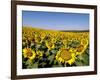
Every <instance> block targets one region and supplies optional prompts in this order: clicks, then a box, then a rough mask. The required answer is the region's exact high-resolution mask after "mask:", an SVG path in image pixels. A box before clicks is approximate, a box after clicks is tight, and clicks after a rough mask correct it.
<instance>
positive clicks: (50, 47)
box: [46, 41, 55, 50]
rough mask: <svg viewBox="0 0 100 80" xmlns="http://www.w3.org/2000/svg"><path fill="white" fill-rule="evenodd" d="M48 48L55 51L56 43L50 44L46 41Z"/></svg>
mask: <svg viewBox="0 0 100 80" xmlns="http://www.w3.org/2000/svg"><path fill="white" fill-rule="evenodd" d="M46 46H47V48H48V49H49V50H50V49H53V48H54V47H55V45H54V43H51V42H48V41H46Z"/></svg>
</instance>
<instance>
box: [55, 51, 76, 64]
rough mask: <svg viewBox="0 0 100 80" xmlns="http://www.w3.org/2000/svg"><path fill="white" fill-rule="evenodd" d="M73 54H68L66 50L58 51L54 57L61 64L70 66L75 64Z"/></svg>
mask: <svg viewBox="0 0 100 80" xmlns="http://www.w3.org/2000/svg"><path fill="white" fill-rule="evenodd" d="M75 58H76V56H75V53H70V52H69V51H68V50H67V49H60V50H59V51H58V53H57V55H56V59H57V60H58V61H59V62H62V63H68V64H69V65H72V64H73V63H74V62H75Z"/></svg>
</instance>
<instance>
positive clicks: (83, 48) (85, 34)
mask: <svg viewBox="0 0 100 80" xmlns="http://www.w3.org/2000/svg"><path fill="white" fill-rule="evenodd" d="M22 65H23V66H22V67H23V69H31V68H50V67H73V66H88V65H89V31H57V30H43V29H38V28H32V27H23V28H22Z"/></svg>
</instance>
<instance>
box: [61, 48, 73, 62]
mask: <svg viewBox="0 0 100 80" xmlns="http://www.w3.org/2000/svg"><path fill="white" fill-rule="evenodd" d="M60 56H61V58H63V59H64V60H65V61H67V60H69V59H71V58H72V56H71V54H70V53H69V52H68V51H67V50H62V51H61V55H60Z"/></svg>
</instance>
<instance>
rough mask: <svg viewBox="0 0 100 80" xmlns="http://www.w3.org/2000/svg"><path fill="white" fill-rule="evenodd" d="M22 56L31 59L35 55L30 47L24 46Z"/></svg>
mask: <svg viewBox="0 0 100 80" xmlns="http://www.w3.org/2000/svg"><path fill="white" fill-rule="evenodd" d="M23 56H24V58H29V59H30V60H32V59H34V58H35V57H36V53H35V51H33V50H32V49H31V48H24V49H23Z"/></svg>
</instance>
